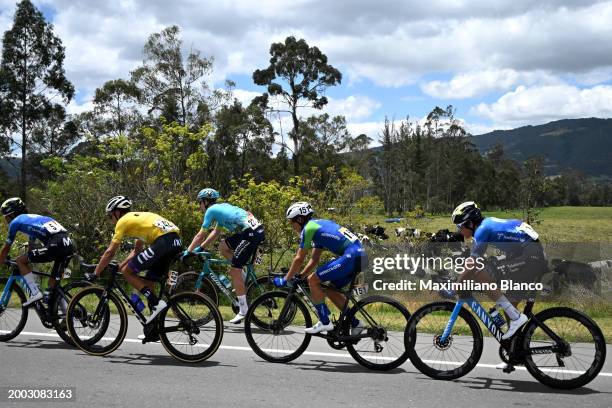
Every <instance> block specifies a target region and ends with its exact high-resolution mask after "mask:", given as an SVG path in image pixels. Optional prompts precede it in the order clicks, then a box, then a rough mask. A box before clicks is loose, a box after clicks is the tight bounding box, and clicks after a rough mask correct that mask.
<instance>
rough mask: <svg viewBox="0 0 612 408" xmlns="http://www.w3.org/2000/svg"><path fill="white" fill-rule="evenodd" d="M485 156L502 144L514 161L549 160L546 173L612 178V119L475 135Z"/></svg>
mask: <svg viewBox="0 0 612 408" xmlns="http://www.w3.org/2000/svg"><path fill="white" fill-rule="evenodd" d="M472 140H473V142H474V144H475V145H476V147H477V148H478V150H479V151H480V152H481V153H486V152H487V151H489V150H491V149H492V148H493V147H495V145H496V144H498V143H501V144H502V145H503V147H504V151H505V153H506V154H507V155H508V156H509V157H511V158H512V159H514V160H517V161H524V160H526V159H527V158H529V157H530V156H543V157H544V158H545V159H546V173H547V174H549V175H553V174H559V173H561V172H562V171H563V170H579V171H582V172H584V173H586V174H588V175H591V176H606V177H610V176H612V119H598V118H584V119H564V120H558V121H555V122H550V123H547V124H545V125H538V126H523V127H520V128H517V129H512V130H496V131H494V132H490V133H485V134H482V135H478V136H474V137H473V139H472Z"/></svg>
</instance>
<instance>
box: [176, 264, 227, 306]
mask: <svg viewBox="0 0 612 408" xmlns="http://www.w3.org/2000/svg"><path fill="white" fill-rule="evenodd" d="M199 276H200V274H199V273H198V272H194V271H189V272H185V273H182V274H180V275H179V277H178V279H177V280H176V285H175V286H174V291H173V293H180V292H194V291H195V292H198V293H201V294H203V295H204V296H206V297H208V298H209V299H210V300H212V301H213V302H214V303H215V305H217V306H219V292H218V291H217V288H216V287H215V284H214V283H213V282H212V281H211V280H210V278H209V277H208V276H207V277H206V278H204V279H202V286H201V287H200V288H199V289H197V290H196V282H197V281H198V277H199Z"/></svg>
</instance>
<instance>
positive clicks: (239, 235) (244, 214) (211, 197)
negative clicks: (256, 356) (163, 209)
mask: <svg viewBox="0 0 612 408" xmlns="http://www.w3.org/2000/svg"><path fill="white" fill-rule="evenodd" d="M218 199H219V193H218V192H217V191H216V190H213V189H212V188H205V189H203V190H201V191H200V192H199V193H198V201H199V202H200V208H201V209H202V211H203V213H204V220H203V222H202V227H201V228H200V231H199V232H198V233H197V234H196V235H195V236H194V237H193V240H192V241H191V244H189V247H188V248H187V249H186V250H185V252H184V253H183V256H184V257H185V256H187V255H189V253H191V252H200V251H203V250H204V249H205V248H207V247H208V246H209V245H210V244H212V243H213V242H214V241H215V240H216V239H217V238H218V237H219V236H220V235H221V233H222V230H225V231H228V232H229V234H230V236H229V237H227V238H226V239H225V240H224V241H223V242H221V244H220V245H219V250H220V252H221V254H222V255H223V256H224V257H225V258H226V259H228V260H230V262H231V267H230V276H231V278H232V284H233V286H234V288H235V290H236V296H237V298H238V303H239V307H240V310H239V311H238V313H237V314H236V316H234V318H233V319H231V320H230V323H234V324H238V323H240V322H241V321H242V320H243V319H244V317H245V316H246V313H247V311H248V304H247V299H246V288H245V285H244V277H243V275H242V269H243V268H244V266H245V265H247V264H248V263H250V262H252V260H253V258H254V256H255V254H256V252H257V248H258V247H259V245H261V243H262V242H263V240H264V238H265V234H264V227H263V225H262V224H261V223H260V222H259V221H258V220H257V218H255V217H254V216H253V214H251V213H250V212H248V211H245V210H243V209H242V208H240V207H236V206H234V205H231V204H228V203H217V200H218ZM211 228H213V230H212V232H211V233H210V234H208V231H209V230H210V229H211ZM207 234H208V236H207Z"/></svg>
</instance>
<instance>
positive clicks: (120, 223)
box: [86, 196, 182, 324]
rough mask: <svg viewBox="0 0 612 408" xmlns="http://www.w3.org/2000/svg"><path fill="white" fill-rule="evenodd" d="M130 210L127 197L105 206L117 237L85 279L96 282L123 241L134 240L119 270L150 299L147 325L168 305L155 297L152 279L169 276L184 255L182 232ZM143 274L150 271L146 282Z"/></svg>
mask: <svg viewBox="0 0 612 408" xmlns="http://www.w3.org/2000/svg"><path fill="white" fill-rule="evenodd" d="M131 208H132V201H131V200H130V199H128V198H127V197H125V196H116V197H113V198H111V199H110V201H109V202H108V204H107V205H106V215H107V216H108V218H109V220H110V221H111V222H112V223H113V224H115V234H114V235H113V239H112V240H111V244H110V245H109V247H108V248H107V249H106V251H105V252H104V254H103V255H102V257H101V258H100V262H99V263H98V266H97V267H96V269H95V271H94V272H93V273H92V274H90V275H86V278H87V279H88V280H90V281H93V280H95V279H97V278H98V277H99V276H100V274H101V273H102V271H103V270H104V269H105V268H106V266H107V265H108V264H109V262H110V261H111V260H112V259H113V257H114V256H115V254H116V252H117V250H118V249H119V247H120V245H121V241H122V240H123V238H135V239H136V242H135V243H134V249H133V250H132V252H131V253H130V254H129V256H128V257H127V258H126V259H125V260H124V261H123V262H122V263H121V264H120V266H119V268H120V269H121V273H122V274H123V277H124V278H125V280H126V281H127V283H129V284H130V285H131V286H132V287H133V288H134V289H136V290H138V291H140V293H142V294H143V295H144V296H145V298H146V299H147V302H148V304H149V309H150V310H151V315H150V316H149V318H148V319H147V324H148V323H151V322H152V321H153V320H154V319H155V317H156V316H157V315H158V314H159V312H161V311H162V310H163V309H164V308H165V307H166V302H164V301H163V300H159V299H157V296H155V294H154V293H153V291H154V286H153V285H154V281H153V280H150V279H157V278H160V277H163V276H164V275H166V274H167V273H168V269H169V268H170V262H171V261H172V260H173V258H174V257H175V256H176V255H178V254H179V253H180V252H181V248H182V243H181V238H180V236H179V229H178V227H177V226H176V225H174V224H173V223H172V222H170V221H168V220H167V219H165V218H163V217H162V216H160V215H157V214H154V213H150V212H131V211H130V210H131ZM145 245H147V248H145ZM141 271H147V274H146V278H147V279H142V278H140V277H139V276H138V273H139V272H141Z"/></svg>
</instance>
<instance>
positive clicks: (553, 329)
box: [405, 292, 606, 389]
mask: <svg viewBox="0 0 612 408" xmlns="http://www.w3.org/2000/svg"><path fill="white" fill-rule="evenodd" d="M534 302H535V300H534V298H530V299H529V300H528V301H527V302H526V305H525V308H524V311H523V313H525V314H526V315H527V317H529V321H528V322H527V323H526V324H525V325H524V326H523V327H522V329H521V330H520V331H519V332H517V333H516V334H515V335H514V336H513V337H512V338H510V339H508V340H502V335H503V333H502V331H501V329H500V328H498V327H497V325H496V324H495V322H494V321H493V318H492V317H491V315H490V314H489V313H488V312H487V311H486V309H485V308H484V307H483V306H482V305H481V304H480V303H479V302H478V301H477V300H475V299H474V298H473V297H472V295H471V294H470V293H469V292H466V293H462V294H461V296H460V298H459V300H458V301H457V302H455V303H453V302H435V303H431V304H428V305H425V306H423V307H421V308H420V309H418V310H417V311H416V312H414V314H413V315H412V317H411V318H410V322H409V324H408V326H407V327H406V333H405V341H406V348H407V349H408V350H409V353H410V360H411V361H412V364H414V366H415V367H416V368H417V369H418V370H419V371H421V372H422V373H423V374H425V375H427V376H429V377H431V378H435V379H439V380H452V379H456V378H459V377H461V376H464V375H466V374H467V373H469V372H470V371H471V370H472V369H473V368H474V367H475V366H476V364H478V360H479V359H480V356H481V354H482V348H483V336H482V330H481V329H480V326H479V324H478V321H477V320H476V319H475V318H474V315H476V316H477V317H478V318H479V319H480V320H481V321H482V323H483V324H484V325H485V327H487V329H488V330H489V332H490V333H491V335H492V336H493V338H494V339H496V340H497V341H498V342H499V343H500V347H499V355H500V357H501V359H502V360H503V361H504V362H505V363H507V367H506V368H505V369H504V371H505V372H512V371H513V370H514V366H515V365H519V364H520V365H524V366H525V367H526V368H527V371H529V373H530V374H531V375H533V376H534V377H535V378H536V379H537V380H538V381H540V382H541V383H543V384H546V385H548V386H551V387H554V388H561V389H572V388H578V387H582V386H583V385H585V384H587V383H589V382H590V381H591V380H593V378H595V377H596V376H597V374H598V373H599V371H600V370H601V368H602V367H603V364H604V361H605V359H606V342H605V339H604V337H603V334H602V332H601V329H600V328H599V326H597V324H596V323H595V322H594V321H593V320H592V319H591V318H590V317H589V316H587V315H586V314H584V313H582V312H579V311H577V310H574V309H570V308H567V307H553V308H550V309H546V310H543V311H541V312H539V313H537V314H534V313H533V305H534ZM463 305H467V306H469V308H470V309H471V310H472V312H473V313H470V312H469V311H468V309H467V308H464V307H463Z"/></svg>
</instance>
